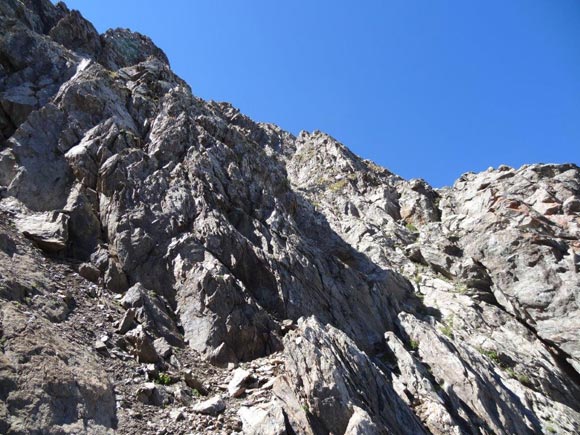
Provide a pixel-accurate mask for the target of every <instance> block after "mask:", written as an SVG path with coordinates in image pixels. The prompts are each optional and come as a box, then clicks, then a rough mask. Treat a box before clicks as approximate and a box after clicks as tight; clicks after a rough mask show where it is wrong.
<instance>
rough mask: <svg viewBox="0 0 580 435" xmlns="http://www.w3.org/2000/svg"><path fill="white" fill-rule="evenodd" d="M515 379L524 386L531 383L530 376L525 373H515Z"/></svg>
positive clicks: (528, 385)
mask: <svg viewBox="0 0 580 435" xmlns="http://www.w3.org/2000/svg"><path fill="white" fill-rule="evenodd" d="M516 379H517V380H518V381H519V382H520V384H522V385H525V386H526V387H530V386H531V385H532V381H531V380H530V377H529V376H528V375H526V374H523V373H519V374H517V375H516Z"/></svg>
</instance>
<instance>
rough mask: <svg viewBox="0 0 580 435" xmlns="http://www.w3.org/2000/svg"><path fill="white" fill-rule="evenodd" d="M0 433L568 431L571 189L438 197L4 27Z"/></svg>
mask: <svg viewBox="0 0 580 435" xmlns="http://www.w3.org/2000/svg"><path fill="white" fill-rule="evenodd" d="M0 29H1V33H0V343H1V353H0V398H1V399H2V400H1V401H0V433H5V434H79V433H89V434H105V433H119V434H136V433H139V434H146V433H151V434H197V433H215V434H232V433H244V434H256V435H257V434H265V435H269V434H276V435H281V434H313V435H314V434H316V435H318V434H334V435H342V434H347V435H355V434H361V435H362V434H371V435H372V434H532V433H545V434H551V433H559V434H576V433H579V432H580V336H579V334H578V331H579V330H580V308H579V307H580V300H579V298H580V296H579V293H580V275H579V273H578V272H579V268H580V241H579V236H580V169H579V168H578V167H577V166H576V165H574V164H567V165H526V166H524V167H522V168H520V169H513V168H510V167H507V166H501V167H499V168H497V169H493V168H490V169H489V170H487V171H485V172H482V173H479V174H475V173H467V174H464V175H463V176H462V177H461V178H460V179H459V180H457V182H456V183H455V184H454V185H453V187H450V188H444V189H433V188H432V187H430V186H429V185H428V184H427V183H425V182H424V181H422V180H410V181H407V180H404V179H402V178H400V177H398V176H397V175H395V174H393V173H391V172H389V171H388V170H386V169H384V168H381V167H379V166H377V165H375V164H374V163H372V162H370V161H366V160H362V159H360V158H359V157H358V156H356V155H354V154H353V153H352V152H350V151H349V150H348V149H347V148H346V147H345V146H344V145H342V144H340V143H338V142H337V141H336V140H334V139H333V138H332V137H330V136H328V135H326V134H324V133H321V132H313V133H307V132H302V133H300V135H299V136H298V137H295V136H293V135H292V134H290V133H288V132H285V131H283V130H282V129H280V128H279V127H277V126H275V125H271V124H264V123H257V122H254V121H252V120H251V119H249V118H248V117H246V116H244V115H243V114H242V113H240V112H239V111H238V110H237V109H235V108H234V107H232V106H231V105H229V104H227V103H216V102H207V101H203V100H201V99H199V98H196V97H195V96H193V95H192V92H191V90H190V88H189V86H188V85H187V84H186V83H185V82H183V80H181V79H180V78H179V77H177V76H176V75H175V74H174V73H173V72H172V71H171V69H170V66H169V63H168V59H167V57H166V56H165V54H164V53H163V51H162V50H160V49H159V48H158V47H156V46H155V45H154V44H153V43H152V41H151V40H150V39H149V38H147V37H146V36H143V35H140V34H138V33H134V32H131V31H129V30H124V29H115V30H109V31H107V32H106V33H104V34H102V35H99V34H98V33H97V31H96V30H95V28H94V27H93V26H92V25H91V24H90V23H89V22H87V21H86V20H85V19H84V18H83V17H82V16H81V15H80V14H79V13H78V12H77V11H69V10H68V9H67V7H66V6H65V5H64V4H63V3H59V4H58V5H56V6H55V5H53V4H52V3H51V2H50V1H48V0H22V1H20V0H2V3H0Z"/></svg>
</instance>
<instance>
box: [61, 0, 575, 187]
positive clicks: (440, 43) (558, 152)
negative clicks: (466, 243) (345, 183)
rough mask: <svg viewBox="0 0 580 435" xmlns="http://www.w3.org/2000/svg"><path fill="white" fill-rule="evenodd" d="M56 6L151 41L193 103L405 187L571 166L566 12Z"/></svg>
mask: <svg viewBox="0 0 580 435" xmlns="http://www.w3.org/2000/svg"><path fill="white" fill-rule="evenodd" d="M66 3H67V5H68V6H69V7H70V8H74V9H78V10H80V11H81V13H82V14H83V15H84V16H85V17H86V18H88V19H89V20H90V21H92V22H93V24H94V25H95V26H96V28H97V30H99V31H100V32H103V31H105V30H106V29H107V28H110V27H126V28H130V29H132V30H136V31H139V32H141V33H144V34H147V35H148V36H150V37H151V38H152V39H153V40H154V41H155V43H156V44H157V45H158V46H160V47H161V48H162V49H163V50H164V51H165V52H166V53H167V55H168V57H169V59H170V62H171V65H172V67H173V69H174V71H176V73H177V74H179V75H180V76H181V77H182V78H184V79H185V80H186V81H187V82H188V83H189V84H190V85H191V87H192V89H193V92H194V93H195V94H196V95H198V96H200V97H202V98H205V99H213V100H218V101H229V102H231V103H232V104H233V105H234V106H236V107H238V108H240V109H241V110H242V111H243V112H244V113H246V114H247V115H249V116H250V117H252V118H253V119H255V120H258V121H266V122H273V123H276V124H278V125H280V126H281V127H282V128H284V129H286V130H289V131H291V132H293V133H298V132H299V131H300V130H309V131H312V130H322V131H325V132H327V133H329V134H331V135H332V136H334V137H335V138H337V139H338V140H340V141H341V142H343V143H344V144H345V145H347V146H348V147H349V148H351V149H352V150H353V151H354V152H355V153H357V154H359V155H360V156H362V157H365V158H369V159H371V160H374V161H376V162H377V163H379V164H381V165H382V166H385V167H387V168H389V169H390V170H392V171H393V172H395V173H397V174H399V175H401V176H403V177H405V178H415V177H420V178H424V179H426V180H427V181H428V182H430V183H431V184H433V185H434V186H437V187H440V186H444V185H450V184H452V183H453V181H454V180H455V179H456V178H458V177H459V175H461V174H462V173H463V172H467V171H481V170H485V169H486V168H487V167H489V166H494V167H497V166H498V165H500V164H502V163H505V164H508V165H510V166H516V167H518V166H520V165H522V164H524V163H536V162H545V163H549V162H555V163H561V162H573V163H576V164H578V163H580V25H578V23H580V1H578V0H509V1H508V0H485V1H464V0H453V1H452V0H361V1H358V2H354V1H341V0H333V1H327V0H293V1H286V2H282V1H280V2H278V1H272V0H245V1H240V0H165V1H163V2H160V1H146V0H123V1H119V0H98V1H96V0H94V1H88V0H69V1H66Z"/></svg>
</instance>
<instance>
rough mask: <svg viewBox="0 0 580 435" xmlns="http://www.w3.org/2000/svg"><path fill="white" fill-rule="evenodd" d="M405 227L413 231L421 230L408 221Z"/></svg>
mask: <svg viewBox="0 0 580 435" xmlns="http://www.w3.org/2000/svg"><path fill="white" fill-rule="evenodd" d="M405 228H407V229H408V230H409V231H411V232H412V233H418V232H419V230H418V229H417V227H416V226H415V225H413V224H412V223H411V222H407V223H406V224H405Z"/></svg>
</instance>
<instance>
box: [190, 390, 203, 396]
mask: <svg viewBox="0 0 580 435" xmlns="http://www.w3.org/2000/svg"><path fill="white" fill-rule="evenodd" d="M191 394H193V397H201V393H200V392H199V390H198V389H197V388H192V389H191Z"/></svg>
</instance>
